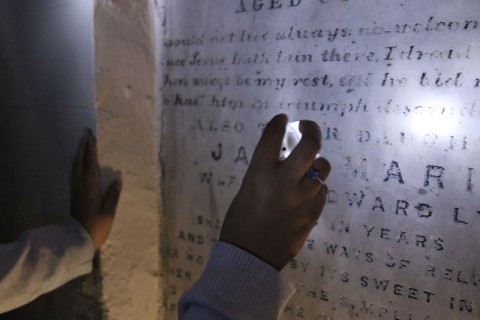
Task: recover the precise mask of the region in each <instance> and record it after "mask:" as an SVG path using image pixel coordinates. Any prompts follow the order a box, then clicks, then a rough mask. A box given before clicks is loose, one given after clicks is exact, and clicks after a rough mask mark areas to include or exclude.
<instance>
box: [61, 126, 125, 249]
mask: <svg viewBox="0 0 480 320" xmlns="http://www.w3.org/2000/svg"><path fill="white" fill-rule="evenodd" d="M71 179H72V181H71V199H70V203H71V207H70V214H71V215H72V217H74V218H75V219H76V220H77V221H78V222H79V223H80V224H81V225H82V226H83V227H84V228H85V230H87V232H88V233H89V234H90V236H91V237H92V240H93V246H94V248H95V250H98V249H100V247H101V246H102V245H103V243H105V241H106V240H107V237H108V234H109V233H110V230H111V228H112V224H113V219H114V217H115V212H116V209H117V204H118V200H119V198H120V192H121V189H122V183H121V181H119V180H116V181H113V182H112V183H111V184H110V186H109V187H108V189H107V191H106V193H105V195H104V196H103V197H102V192H101V188H100V168H99V166H98V159H97V141H96V139H95V136H94V135H93V133H92V131H91V130H90V129H86V130H85V133H84V135H83V137H82V138H81V140H80V144H79V146H78V149H77V154H76V156H75V160H74V163H73V169H72V177H71Z"/></svg>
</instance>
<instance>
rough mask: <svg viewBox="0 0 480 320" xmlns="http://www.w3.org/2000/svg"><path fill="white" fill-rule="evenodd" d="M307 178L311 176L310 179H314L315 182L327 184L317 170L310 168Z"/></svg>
mask: <svg viewBox="0 0 480 320" xmlns="http://www.w3.org/2000/svg"><path fill="white" fill-rule="evenodd" d="M307 176H309V177H310V178H312V179H313V180H316V181H318V182H320V183H321V184H324V183H325V182H324V181H323V180H322V178H320V174H319V172H318V170H317V169H315V168H310V169H308V171H307Z"/></svg>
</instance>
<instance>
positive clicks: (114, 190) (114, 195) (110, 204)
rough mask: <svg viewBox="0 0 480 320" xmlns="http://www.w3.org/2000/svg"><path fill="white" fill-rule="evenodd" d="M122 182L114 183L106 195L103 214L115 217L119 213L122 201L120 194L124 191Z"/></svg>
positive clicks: (116, 181)
mask: <svg viewBox="0 0 480 320" xmlns="http://www.w3.org/2000/svg"><path fill="white" fill-rule="evenodd" d="M122 186H123V185H122V181H121V180H115V181H114V182H112V183H111V184H110V185H109V186H108V189H107V192H106V193H105V197H104V201H103V205H102V209H101V214H102V215H112V216H115V213H116V211H117V206H118V201H119V199H120V193H121V191H122Z"/></svg>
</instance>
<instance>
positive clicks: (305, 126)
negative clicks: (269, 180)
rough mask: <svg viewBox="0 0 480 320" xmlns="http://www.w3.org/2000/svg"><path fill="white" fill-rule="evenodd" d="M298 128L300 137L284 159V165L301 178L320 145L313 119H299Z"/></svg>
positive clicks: (318, 129) (316, 126)
mask: <svg viewBox="0 0 480 320" xmlns="http://www.w3.org/2000/svg"><path fill="white" fill-rule="evenodd" d="M299 129H300V132H301V133H302V139H301V140H300V142H299V144H298V145H297V146H296V147H295V149H294V150H293V151H292V153H291V154H290V156H289V157H288V158H287V159H286V160H285V167H287V168H288V170H289V171H291V172H292V173H293V175H294V178H296V179H302V178H303V176H304V175H305V173H306V172H307V171H308V169H310V167H311V165H312V162H313V160H314V159H315V156H316V155H317V153H318V152H319V151H320V147H321V132H320V128H319V127H318V125H317V124H316V123H315V122H314V121H307V120H303V121H301V122H300V126H299Z"/></svg>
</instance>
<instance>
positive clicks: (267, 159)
mask: <svg viewBox="0 0 480 320" xmlns="http://www.w3.org/2000/svg"><path fill="white" fill-rule="evenodd" d="M287 122H288V117H287V116H286V115H285V114H279V115H276V116H275V117H273V118H272V120H270V122H269V123H268V124H267V126H266V127H265V130H264V131H263V134H262V137H261V138H260V141H259V142H258V145H257V147H256V149H255V152H254V154H253V157H252V163H255V164H258V165H259V166H261V167H263V168H270V167H271V166H272V165H274V164H276V163H277V162H278V160H279V157H280V149H281V147H282V141H283V136H284V135H285V128H286V126H287Z"/></svg>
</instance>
